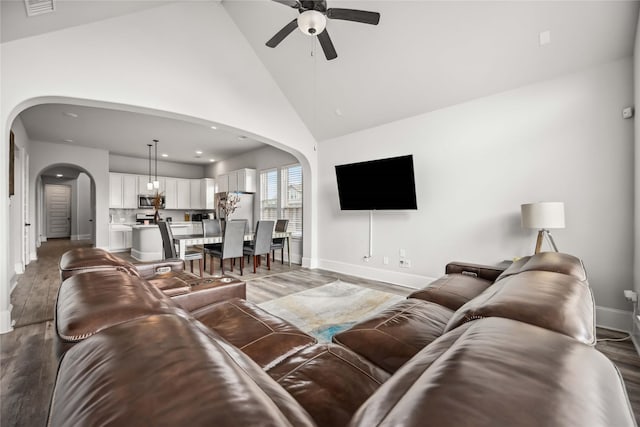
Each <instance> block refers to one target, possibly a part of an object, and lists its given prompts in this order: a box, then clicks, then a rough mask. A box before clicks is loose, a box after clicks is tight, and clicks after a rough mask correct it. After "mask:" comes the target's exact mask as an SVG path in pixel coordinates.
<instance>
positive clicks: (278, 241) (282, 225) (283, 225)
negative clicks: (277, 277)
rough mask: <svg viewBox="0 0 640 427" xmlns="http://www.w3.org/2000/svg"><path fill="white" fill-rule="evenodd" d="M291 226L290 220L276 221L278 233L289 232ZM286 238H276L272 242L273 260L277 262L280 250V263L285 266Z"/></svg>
mask: <svg viewBox="0 0 640 427" xmlns="http://www.w3.org/2000/svg"><path fill="white" fill-rule="evenodd" d="M288 226H289V220H288V219H279V220H277V221H276V228H275V231H276V232H285V231H287V227H288ZM285 239H286V237H276V238H275V239H273V240H272V241H271V253H272V255H271V258H273V260H274V261H275V259H276V249H280V263H281V264H284V241H285Z"/></svg>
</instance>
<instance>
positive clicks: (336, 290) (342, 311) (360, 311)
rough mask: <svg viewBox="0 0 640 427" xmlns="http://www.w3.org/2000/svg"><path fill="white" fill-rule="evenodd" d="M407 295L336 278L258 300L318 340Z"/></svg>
mask: <svg viewBox="0 0 640 427" xmlns="http://www.w3.org/2000/svg"><path fill="white" fill-rule="evenodd" d="M402 299H404V297H402V296H400V295H395V294H390V293H387V292H381V291H376V290H373V289H369V288H365V287H362V286H358V285H353V284H351V283H347V282H342V281H340V280H336V281H335V282H332V283H329V284H327V285H323V286H320V287H317V288H313V289H308V290H306V291H302V292H298V293H295V294H291V295H287V296H285V297H282V298H278V299H275V300H271V301H268V302H265V303H262V304H258V305H259V306H260V307H261V308H263V309H265V310H266V311H268V312H269V313H271V314H274V315H276V316H278V317H281V318H283V319H285V320H287V321H289V322H291V323H293V324H294V325H296V326H297V327H298V328H300V329H302V330H303V331H305V332H307V333H309V334H311V335H313V336H315V337H316V338H317V339H318V341H319V342H329V341H331V338H332V337H333V335H335V334H336V333H338V332H340V331H343V330H345V329H348V328H349V327H351V326H352V325H353V324H354V323H356V322H358V321H360V320H364V319H365V318H367V317H369V316H371V315H373V314H375V313H377V312H379V311H382V310H384V309H385V308H387V307H389V306H391V305H393V304H394V303H396V302H398V301H400V300H402Z"/></svg>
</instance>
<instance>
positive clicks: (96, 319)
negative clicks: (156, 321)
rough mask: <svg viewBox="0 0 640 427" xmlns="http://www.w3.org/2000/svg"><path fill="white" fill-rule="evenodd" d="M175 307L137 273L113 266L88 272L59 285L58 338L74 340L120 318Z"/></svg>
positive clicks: (167, 310)
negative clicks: (112, 268) (111, 268)
mask: <svg viewBox="0 0 640 427" xmlns="http://www.w3.org/2000/svg"><path fill="white" fill-rule="evenodd" d="M177 310H179V309H178V308H176V307H175V306H174V305H173V304H172V303H171V300H170V299H169V298H168V297H167V296H165V295H164V294H163V293H162V292H160V291H159V290H157V289H156V288H155V287H153V286H151V285H149V284H148V283H147V282H145V281H144V280H143V279H141V278H139V277H137V276H130V275H128V274H127V273H123V272H121V271H115V270H113V271H96V272H88V273H82V274H77V275H75V276H71V277H70V278H68V279H67V280H65V281H64V282H62V285H60V289H59V290H58V299H57V301H56V311H55V321H56V330H57V333H58V337H59V338H60V339H62V340H64V341H69V342H77V341H81V340H83V339H85V338H87V337H89V336H91V335H93V334H95V333H97V332H98V331H101V330H103V329H105V328H108V327H110V326H113V325H117V324H119V323H122V322H126V321H129V320H132V319H137V318H140V317H144V316H149V315H151V314H162V313H172V312H175V311H177Z"/></svg>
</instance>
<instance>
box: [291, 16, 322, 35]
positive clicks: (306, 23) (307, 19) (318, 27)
mask: <svg viewBox="0 0 640 427" xmlns="http://www.w3.org/2000/svg"><path fill="white" fill-rule="evenodd" d="M297 21H298V28H299V29H300V31H302V32H303V33H304V34H306V35H308V36H315V35H318V34H320V33H321V32H323V31H324V29H325V28H326V26H327V17H326V16H324V15H323V14H322V13H320V12H318V11H317V10H306V11H304V12H302V13H301V14H300V16H298V20H297Z"/></svg>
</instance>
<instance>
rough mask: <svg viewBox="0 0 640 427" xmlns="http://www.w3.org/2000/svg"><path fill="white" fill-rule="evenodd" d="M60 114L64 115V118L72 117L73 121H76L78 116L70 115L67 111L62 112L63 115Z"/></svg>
mask: <svg viewBox="0 0 640 427" xmlns="http://www.w3.org/2000/svg"><path fill="white" fill-rule="evenodd" d="M62 114H64V115H65V116H67V117H73V118H74V119H77V118H78V115H77V114H76V113H70V112H68V111H65V112H64V113H62Z"/></svg>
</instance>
